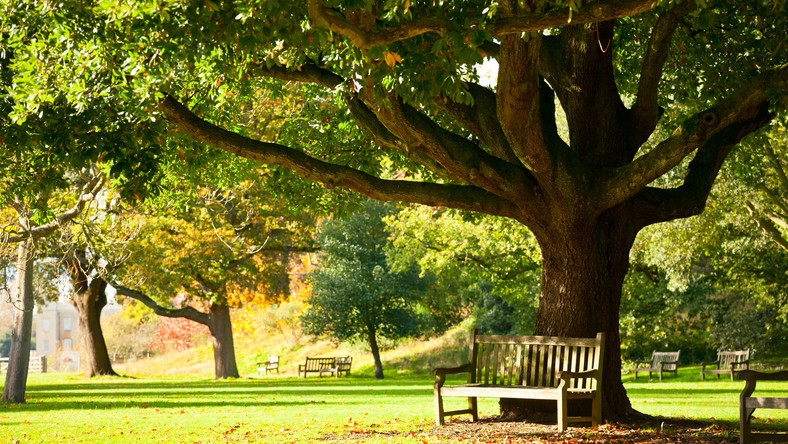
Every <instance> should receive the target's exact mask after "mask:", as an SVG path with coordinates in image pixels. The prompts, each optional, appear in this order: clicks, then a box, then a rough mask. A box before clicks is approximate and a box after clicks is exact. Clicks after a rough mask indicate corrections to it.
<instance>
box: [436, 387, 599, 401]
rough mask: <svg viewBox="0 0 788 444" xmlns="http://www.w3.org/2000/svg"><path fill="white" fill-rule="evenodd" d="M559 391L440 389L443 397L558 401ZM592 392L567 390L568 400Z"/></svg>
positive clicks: (588, 394)
mask: <svg viewBox="0 0 788 444" xmlns="http://www.w3.org/2000/svg"><path fill="white" fill-rule="evenodd" d="M560 393H561V391H560V390H559V389H558V388H557V387H533V386H527V385H491V384H463V385H455V386H443V387H441V395H443V396H462V397H466V396H467V397H471V396H472V397H479V398H515V399H554V400H555V399H558V395H559V394H560ZM593 395H594V391H593V390H569V391H568V393H567V397H568V398H570V399H577V398H590V397H592V396H593Z"/></svg>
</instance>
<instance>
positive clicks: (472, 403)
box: [468, 398, 479, 422]
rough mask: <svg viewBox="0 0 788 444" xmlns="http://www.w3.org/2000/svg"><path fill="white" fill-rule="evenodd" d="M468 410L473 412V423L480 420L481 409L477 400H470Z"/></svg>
mask: <svg viewBox="0 0 788 444" xmlns="http://www.w3.org/2000/svg"><path fill="white" fill-rule="evenodd" d="M468 408H469V409H470V410H471V419H472V420H473V422H476V421H478V420H479V407H478V403H477V402H476V398H468Z"/></svg>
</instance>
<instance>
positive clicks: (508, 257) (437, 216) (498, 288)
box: [386, 205, 541, 334]
mask: <svg viewBox="0 0 788 444" xmlns="http://www.w3.org/2000/svg"><path fill="white" fill-rule="evenodd" d="M386 223H387V225H388V227H389V228H388V229H389V230H390V231H391V233H392V236H391V238H392V241H391V243H390V245H389V246H388V247H387V250H388V253H387V254H388V258H389V260H391V261H392V264H393V265H394V266H395V268H400V267H403V268H407V267H410V266H412V265H413V264H414V263H415V264H417V265H418V267H419V269H420V270H421V272H422V274H423V275H425V274H429V275H431V276H432V277H433V278H434V279H435V283H434V284H433V285H432V286H431V287H430V291H429V292H428V299H427V301H425V302H426V303H427V305H428V307H429V311H430V313H428V314H427V315H428V316H430V317H432V318H433V319H434V322H435V323H436V324H437V326H438V327H443V328H446V327H448V326H451V325H455V324H456V323H457V322H459V321H460V320H462V319H464V318H465V317H467V316H468V312H469V311H471V312H472V313H473V315H474V318H475V321H474V327H476V328H479V329H481V330H482V331H484V332H488V333H498V334H526V333H528V332H531V331H533V328H534V318H535V314H536V308H537V305H538V294H539V276H540V274H541V267H540V260H541V258H540V255H539V247H538V245H537V244H536V240H535V239H534V238H533V236H532V235H531V233H530V232H529V231H528V229H526V228H525V227H524V226H523V225H522V224H519V223H518V222H516V221H513V220H508V219H503V218H496V217H492V216H484V215H480V214H475V213H469V212H463V211H456V210H450V209H446V208H430V207H424V206H418V205H413V206H409V207H406V208H404V209H403V210H402V211H399V212H397V213H396V214H394V215H392V216H390V217H387V218H386ZM437 332H442V330H441V329H440V328H439V329H438V331H437Z"/></svg>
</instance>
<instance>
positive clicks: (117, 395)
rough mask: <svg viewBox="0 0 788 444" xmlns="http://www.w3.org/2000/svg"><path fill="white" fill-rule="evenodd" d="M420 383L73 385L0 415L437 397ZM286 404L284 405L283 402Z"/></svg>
mask: <svg viewBox="0 0 788 444" xmlns="http://www.w3.org/2000/svg"><path fill="white" fill-rule="evenodd" d="M431 392H432V387H431V386H429V385H427V384H425V383H424V382H423V381H419V380H397V381H386V382H382V381H377V380H374V379H373V380H368V379H353V378H343V379H339V380H337V379H319V378H314V379H307V380H304V379H295V378H290V379H281V380H270V379H267V380H261V379H236V380H197V381H177V380H176V381H155V380H154V381H151V380H141V379H134V380H127V379H125V378H113V379H112V380H107V379H102V380H92V381H84V382H83V381H78V382H77V381H75V382H74V383H71V384H63V383H59V384H33V385H30V386H28V388H27V390H26V394H27V403H25V404H10V403H2V404H0V412H26V411H55V410H69V409H91V410H110V409H117V408H124V409H126V408H141V409H145V408H151V409H156V408H159V409H183V408H199V407H277V406H279V407H285V408H286V407H293V406H306V405H314V406H321V405H326V406H331V405H343V406H347V405H349V404H358V405H368V404H369V402H370V400H369V399H370V397H374V398H377V399H386V398H388V399H394V398H412V397H425V396H430V397H431V395H432V393H431ZM282 398H285V399H282Z"/></svg>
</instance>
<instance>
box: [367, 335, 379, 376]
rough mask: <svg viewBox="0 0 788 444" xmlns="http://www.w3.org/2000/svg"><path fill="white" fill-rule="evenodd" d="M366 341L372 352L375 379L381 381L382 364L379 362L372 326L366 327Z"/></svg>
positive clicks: (376, 341) (375, 337)
mask: <svg viewBox="0 0 788 444" xmlns="http://www.w3.org/2000/svg"><path fill="white" fill-rule="evenodd" d="M367 340H368V341H369V349H370V351H372V358H373V359H374V360H375V379H383V362H382V361H381V360H380V349H379V348H378V338H377V335H376V332H375V326H374V325H369V326H367Z"/></svg>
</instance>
